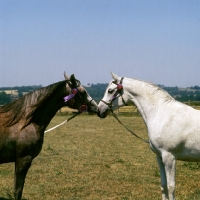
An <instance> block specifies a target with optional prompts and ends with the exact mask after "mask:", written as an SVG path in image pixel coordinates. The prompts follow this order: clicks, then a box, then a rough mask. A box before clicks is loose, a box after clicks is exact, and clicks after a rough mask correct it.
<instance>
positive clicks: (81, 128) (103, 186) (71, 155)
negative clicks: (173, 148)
mask: <svg viewBox="0 0 200 200" xmlns="http://www.w3.org/2000/svg"><path fill="white" fill-rule="evenodd" d="M67 117H69V116H60V115H56V116H55V117H54V119H53V120H52V122H51V124H50V125H49V128H50V127H53V126H54V125H57V124H59V123H61V122H62V121H64V120H65V119H66V118H67ZM119 118H120V120H121V121H122V122H124V123H125V124H126V125H128V127H129V128H131V129H132V130H133V131H134V132H135V133H137V134H138V135H139V136H141V137H142V138H145V139H147V134H146V133H147V131H146V127H145V125H144V123H143V120H142V118H141V116H139V115H132V116H131V115H129V116H124V115H120V116H119ZM13 172H14V165H13V164H12V163H10V164H2V165H0V199H3V198H4V199H7V200H8V199H11V197H13V194H12V193H13V185H14V182H13V180H14V173H13ZM199 173H200V169H199V164H197V163H193V164H191V163H187V162H178V164H177V176H176V186H177V189H176V199H177V200H186V199H187V200H192V199H193V200H196V199H200V190H199V186H200V181H199V180H200V175H199ZM23 199H26V200H41V199H43V200H137V199H138V200H148V199H149V200H157V199H161V192H160V177H159V171H158V167H157V163H156V159H155V154H154V153H153V152H152V151H151V150H150V148H149V145H148V144H146V143H144V142H142V141H140V140H139V139H137V138H135V137H134V136H132V135H131V134H130V133H129V132H127V131H126V130H125V129H124V128H123V127H122V126H121V125H120V124H119V123H118V122H117V121H116V120H115V119H114V118H113V117H112V116H108V117H107V118H106V119H99V118H98V117H97V116H89V115H85V114H83V115H80V116H77V117H76V118H74V119H72V120H71V121H70V122H68V123H66V124H65V125H63V126H61V127H59V128H57V129H55V130H53V131H52V132H49V133H46V135H45V140H44V145H43V149H42V151H41V153H40V154H39V156H38V157H36V158H35V159H34V161H33V164H32V166H31V168H30V170H29V172H28V174H27V177H26V183H25V187H24V192H23Z"/></svg>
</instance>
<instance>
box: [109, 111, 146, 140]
mask: <svg viewBox="0 0 200 200" xmlns="http://www.w3.org/2000/svg"><path fill="white" fill-rule="evenodd" d="M112 115H113V117H114V118H115V119H116V120H117V121H118V122H119V123H120V124H121V125H122V126H123V127H124V128H125V129H126V130H127V131H129V132H130V133H131V134H132V135H134V136H135V137H137V138H139V139H140V140H142V141H143V142H146V143H147V144H149V141H147V140H144V139H142V138H141V137H140V136H138V135H137V134H135V133H134V132H133V131H131V130H130V129H129V128H127V127H126V126H125V125H124V124H123V123H122V122H121V121H120V120H119V118H118V117H117V115H116V114H115V113H114V112H113V110H112Z"/></svg>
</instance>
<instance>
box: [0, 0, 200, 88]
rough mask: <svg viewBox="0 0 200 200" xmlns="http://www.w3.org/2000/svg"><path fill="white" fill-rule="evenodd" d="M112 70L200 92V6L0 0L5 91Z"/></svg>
mask: <svg viewBox="0 0 200 200" xmlns="http://www.w3.org/2000/svg"><path fill="white" fill-rule="evenodd" d="M64 71H66V73H67V74H68V75H71V74H73V73H74V74H75V76H76V77H77V78H78V79H80V80H81V82H82V84H88V83H90V84H91V83H93V84H96V83H108V82H109V81H110V80H111V75H110V71H113V72H114V73H116V74H118V75H120V76H125V77H132V78H138V79H142V80H147V81H151V82H153V83H156V84H164V85H166V86H179V87H188V86H194V85H199V86H200V0H56V1H55V0H28V1H27V0H18V1H16V0H0V87H4V86H22V85H39V84H42V85H43V86H46V85H49V84H51V83H54V82H58V81H61V80H63V72H64Z"/></svg>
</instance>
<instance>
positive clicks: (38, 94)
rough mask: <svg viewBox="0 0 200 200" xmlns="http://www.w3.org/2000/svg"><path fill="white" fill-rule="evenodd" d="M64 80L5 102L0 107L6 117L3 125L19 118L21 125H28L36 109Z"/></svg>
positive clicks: (15, 121) (9, 124)
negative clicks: (7, 102)
mask: <svg viewBox="0 0 200 200" xmlns="http://www.w3.org/2000/svg"><path fill="white" fill-rule="evenodd" d="M65 83H66V81H61V82H58V83H54V84H52V85H49V86H47V87H43V88H40V89H38V90H35V91H32V92H30V93H28V94H26V95H25V96H23V97H21V98H19V99H17V100H16V101H14V102H12V103H9V104H6V105H5V106H3V107H1V108H0V114H1V113H3V114H4V116H5V118H6V119H7V120H6V121H5V122H4V126H12V125H14V124H16V123H18V122H19V121H20V120H21V121H22V122H23V125H22V127H25V126H26V125H28V123H29V122H30V121H31V119H32V117H33V115H34V112H35V111H36V109H37V108H38V107H39V106H41V105H42V104H43V103H45V102H46V101H47V100H48V99H49V98H51V96H52V94H53V93H54V91H55V90H57V89H58V88H59V87H61V86H63V85H64V84H65Z"/></svg>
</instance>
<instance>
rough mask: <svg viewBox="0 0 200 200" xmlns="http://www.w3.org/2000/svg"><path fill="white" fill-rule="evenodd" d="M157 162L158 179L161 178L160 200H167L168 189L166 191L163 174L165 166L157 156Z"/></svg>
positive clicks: (164, 174) (165, 179)
mask: <svg viewBox="0 0 200 200" xmlns="http://www.w3.org/2000/svg"><path fill="white" fill-rule="evenodd" d="M156 158H157V162H158V165H159V168H160V178H161V192H162V200H167V199H168V189H167V177H166V173H165V166H164V164H163V162H162V159H161V158H160V157H159V156H156Z"/></svg>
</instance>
